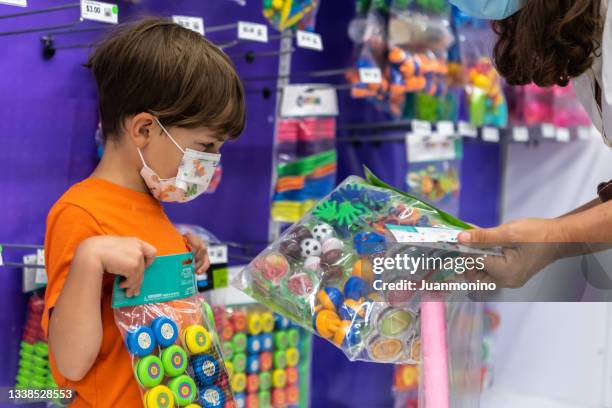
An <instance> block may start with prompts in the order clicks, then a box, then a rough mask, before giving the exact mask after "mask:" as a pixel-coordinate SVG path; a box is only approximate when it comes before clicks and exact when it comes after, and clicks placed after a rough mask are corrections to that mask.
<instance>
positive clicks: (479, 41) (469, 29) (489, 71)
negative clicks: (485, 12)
mask: <svg viewBox="0 0 612 408" xmlns="http://www.w3.org/2000/svg"><path fill="white" fill-rule="evenodd" d="M453 21H454V25H455V27H456V30H457V35H458V37H459V39H460V44H459V47H460V52H461V61H462V64H463V71H464V76H465V82H466V85H465V87H466V97H467V101H468V105H469V117H470V122H471V123H472V124H473V125H475V126H494V127H500V128H501V127H505V126H506V125H507V123H508V105H507V103H506V98H505V96H504V92H503V88H502V82H501V79H500V77H499V75H498V73H497V71H496V70H495V67H494V66H493V62H492V61H491V59H490V57H489V55H490V50H491V43H492V35H493V33H492V32H491V29H490V27H489V24H488V22H487V21H484V20H478V19H474V18H471V17H468V16H466V15H464V14H463V13H462V12H460V11H459V10H458V9H456V8H453Z"/></svg>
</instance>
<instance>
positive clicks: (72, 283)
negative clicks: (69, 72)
mask: <svg viewBox="0 0 612 408" xmlns="http://www.w3.org/2000/svg"><path fill="white" fill-rule="evenodd" d="M89 67H90V68H91V69H92V71H93V74H94V77H95V79H96V83H97V88H98V94H99V104H100V115H101V120H102V129H103V133H104V135H105V139H106V140H105V151H104V156H103V158H102V160H101V161H100V164H99V165H98V167H97V168H96V169H95V171H94V172H93V174H92V175H91V176H90V177H89V178H87V179H85V180H84V181H82V182H80V183H77V184H76V185H74V186H72V187H71V188H70V189H69V190H68V191H67V192H66V193H65V194H64V195H63V196H62V197H61V198H60V199H59V200H58V202H57V203H55V205H54V206H53V208H52V209H51V211H50V213H49V216H48V219H47V235H46V239H45V254H46V265H47V273H48V278H49V283H48V287H47V292H46V297H45V313H44V316H43V319H42V325H43V328H44V330H45V332H46V333H47V335H48V339H49V348H50V356H51V368H52V372H53V376H54V378H55V379H56V381H57V383H58V384H59V385H60V387H62V388H70V389H72V390H74V391H75V392H76V399H75V400H74V402H73V404H72V405H71V406H72V407H113V408H118V407H140V406H142V400H141V397H140V391H139V389H138V385H137V383H136V380H135V379H134V376H133V373H132V368H131V360H130V356H129V354H128V352H127V350H126V347H125V345H124V343H123V341H122V338H121V335H120V333H119V331H118V330H117V328H116V326H115V322H114V319H113V311H112V309H111V293H112V283H113V280H114V275H119V276H122V277H123V278H124V279H123V282H122V284H121V286H122V287H123V288H125V289H126V291H127V295H128V296H132V295H135V294H138V293H139V288H140V285H141V283H142V280H143V272H144V269H145V268H146V267H147V266H149V265H150V264H151V262H152V261H153V259H154V258H155V257H156V256H160V255H169V254H178V253H183V252H187V251H189V250H191V251H193V252H194V253H195V258H196V268H197V272H198V273H201V272H203V271H205V270H206V268H207V267H208V257H207V254H206V248H205V246H204V245H203V243H202V242H201V240H199V239H197V238H196V237H195V236H192V235H189V236H186V237H182V236H181V235H180V234H179V233H178V232H177V230H176V229H175V228H174V226H173V225H172V223H171V222H170V221H169V220H168V218H167V216H166V215H165V213H164V210H163V207H162V205H161V204H160V201H175V202H185V201H189V200H191V199H193V198H195V197H196V196H198V195H199V194H200V193H202V192H204V191H205V190H206V186H207V184H208V182H209V181H210V176H211V175H212V170H211V169H214V166H215V165H216V162H218V160H219V154H218V152H219V149H220V147H221V145H222V144H223V143H224V142H225V141H226V140H227V139H232V138H236V137H238V136H239V134H240V133H241V132H242V130H243V127H244V122H245V101H244V90H243V88H242V84H241V82H240V79H239V78H238V75H237V73H236V71H235V69H234V67H233V65H232V63H231V62H230V61H229V59H228V57H227V56H226V55H225V54H224V53H223V52H222V51H220V50H219V49H218V48H217V47H215V46H214V45H213V44H211V43H210V42H209V41H207V40H206V39H205V38H202V36H200V35H199V34H197V33H195V32H193V31H190V30H187V29H184V28H182V27H180V26H178V25H176V24H174V23H172V22H170V21H167V20H164V19H157V18H150V19H146V20H142V21H140V22H138V23H136V24H133V25H128V26H124V27H119V30H118V31H116V32H115V33H113V34H112V35H111V36H110V37H109V38H108V39H107V40H106V41H104V42H103V43H102V44H101V45H100V46H99V47H98V48H97V50H96V51H95V52H94V54H93V55H92V57H91V59H90V61H89Z"/></svg>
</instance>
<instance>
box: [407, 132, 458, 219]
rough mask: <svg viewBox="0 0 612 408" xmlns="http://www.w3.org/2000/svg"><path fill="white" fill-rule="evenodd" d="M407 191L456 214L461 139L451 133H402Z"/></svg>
mask: <svg viewBox="0 0 612 408" xmlns="http://www.w3.org/2000/svg"><path fill="white" fill-rule="evenodd" d="M406 149H407V157H408V172H407V175H406V183H407V185H408V191H409V192H410V193H411V194H413V195H415V196H416V197H418V198H420V199H422V200H424V201H426V202H428V203H432V204H434V205H435V206H436V207H437V208H440V209H442V210H444V211H446V212H448V213H450V214H453V215H457V214H458V213H459V188H460V184H459V183H460V181H459V179H460V170H461V159H462V152H463V149H462V142H461V138H460V137H457V136H454V135H442V134H438V133H434V134H408V135H407V136H406Z"/></svg>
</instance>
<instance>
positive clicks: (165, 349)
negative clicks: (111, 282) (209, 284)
mask: <svg viewBox="0 0 612 408" xmlns="http://www.w3.org/2000/svg"><path fill="white" fill-rule="evenodd" d="M209 309H210V307H209V306H208V304H206V302H204V301H203V299H202V298H201V297H200V296H197V295H196V296H192V297H188V298H184V299H180V300H172V301H169V302H165V303H149V304H144V305H137V306H126V307H121V308H116V309H114V313H115V323H116V324H117V327H118V328H119V331H120V332H121V335H122V336H123V338H124V340H125V344H126V347H127V349H128V351H129V353H130V355H131V357H132V366H133V367H134V376H135V377H136V380H137V381H138V383H139V385H140V387H141V391H142V394H143V403H144V407H145V408H170V407H185V406H187V407H189V408H192V407H203V408H221V407H228V406H233V396H232V392H231V389H230V387H229V377H228V373H227V370H226V367H225V363H224V361H223V359H222V358H221V352H220V348H219V340H218V337H217V335H216V333H215V331H214V328H213V325H212V322H213V320H212V313H211V312H207V310H209ZM209 316H210V317H209ZM193 404H197V405H193Z"/></svg>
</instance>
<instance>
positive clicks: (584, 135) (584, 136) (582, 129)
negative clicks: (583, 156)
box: [578, 126, 593, 140]
mask: <svg viewBox="0 0 612 408" xmlns="http://www.w3.org/2000/svg"><path fill="white" fill-rule="evenodd" d="M591 137H593V133H592V132H591V127H590V126H579V127H578V139H580V140H589V139H590V138H591Z"/></svg>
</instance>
